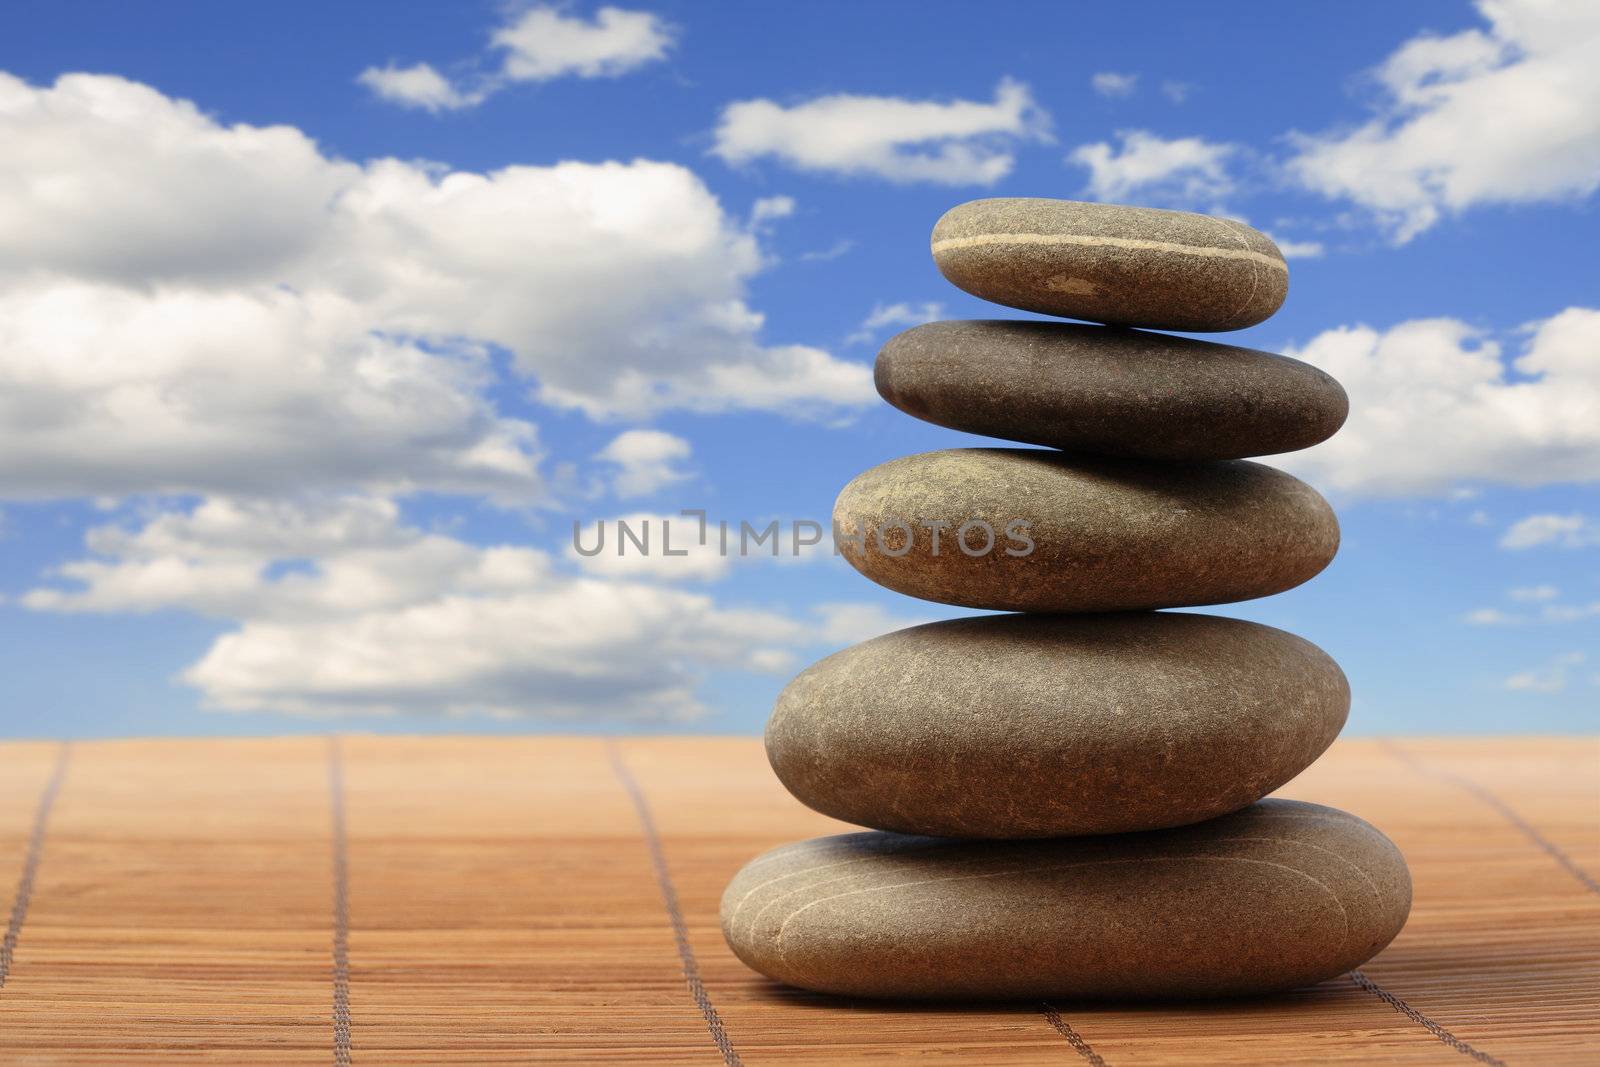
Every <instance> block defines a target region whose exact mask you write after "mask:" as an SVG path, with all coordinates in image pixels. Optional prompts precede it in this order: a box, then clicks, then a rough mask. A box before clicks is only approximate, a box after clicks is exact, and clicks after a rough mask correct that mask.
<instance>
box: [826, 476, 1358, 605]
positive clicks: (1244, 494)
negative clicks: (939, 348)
mask: <svg viewBox="0 0 1600 1067" xmlns="http://www.w3.org/2000/svg"><path fill="white" fill-rule="evenodd" d="M833 521H834V527H835V543H836V544H837V545H838V547H839V551H840V554H841V555H843V556H844V557H845V558H846V559H847V560H849V561H850V564H851V566H853V567H855V568H856V570H858V571H860V572H861V573H862V574H864V575H866V576H867V577H868V578H871V579H872V580H873V581H875V582H877V583H878V584H879V585H882V586H886V587H887V588H890V589H893V590H895V591H896V592H900V593H905V594H907V595H909V596H915V597H921V598H922V599H924V600H934V601H938V602H940V603H943V604H954V605H957V606H960V607H970V608H988V609H992V610H995V611H1040V612H1080V611H1138V610H1144V609H1147V608H1163V607H1188V606H1196V605H1201V604H1223V603H1228V602H1230V601H1236V600H1249V599H1251V598H1253V597H1262V596H1270V595H1272V594H1273V593H1281V592H1283V591H1284V590H1285V589H1292V588H1293V587H1294V586H1297V585H1299V584H1300V583H1301V582H1304V581H1306V580H1307V579H1308V578H1311V577H1312V576H1314V575H1315V574H1317V572H1319V571H1321V570H1322V568H1323V567H1325V566H1327V565H1328V562H1329V561H1330V560H1331V559H1333V555H1334V553H1335V552H1336V551H1337V550H1338V547H1339V524H1338V520H1337V519H1335V518H1334V514H1333V510H1332V509H1331V508H1329V507H1328V504H1327V502H1326V501H1325V500H1323V499H1322V497H1321V496H1319V495H1318V494H1317V492H1316V490H1314V489H1312V488H1311V487H1310V486H1309V485H1306V484H1305V483H1304V482H1302V481H1300V480H1299V479H1297V478H1294V477H1292V476H1291V475H1288V474H1285V473H1284V472H1283V471H1280V470H1276V469H1274V468H1272V467H1267V466H1263V465H1262V464H1259V463H1252V462H1250V461H1248V460H1227V461H1219V462H1215V463H1193V464H1175V463H1155V462H1148V461H1139V460H1121V459H1106V458H1090V457H1084V456H1069V455H1066V454H1063V453H1060V452H1054V451H1049V450H1045V449H1021V448H1015V449H1013V448H961V449H948V450H944V451H939V452H924V453H920V454H918V455H913V456H905V457H902V458H900V459H894V460H890V461H889V462H887V463H883V464H880V465H879V466H876V467H873V468H872V469H871V470H868V471H866V472H864V473H862V474H860V475H857V476H856V478H855V479H854V480H853V481H851V482H850V483H849V484H848V485H846V486H845V487H844V489H843V490H842V491H841V492H840V493H839V497H838V499H837V501H835V503H834V507H833ZM939 523H943V524H944V525H943V527H942V528H941V527H939V526H938V524H939ZM979 523H985V524H987V527H985V526H983V525H978V524H979ZM1023 523H1025V524H1026V530H1025V531H1023V530H1022V527H1021V526H1020V525H1018V524H1023ZM964 527H965V529H966V533H965V536H964V537H963V536H961V534H962V530H963V528H964ZM991 530H992V531H993V540H994V543H993V547H992V548H991V549H989V550H988V551H987V552H981V551H980V550H982V549H984V548H985V546H987V545H988V542H989V535H988V531H991ZM1019 532H1021V536H1019ZM1029 542H1031V544H1032V548H1031V549H1029V547H1028V544H1029ZM963 545H965V546H966V547H965V548H963V547H962V546H963Z"/></svg>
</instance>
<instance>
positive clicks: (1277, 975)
mask: <svg viewBox="0 0 1600 1067" xmlns="http://www.w3.org/2000/svg"><path fill="white" fill-rule="evenodd" d="M1410 907H1411V878H1410V874H1409V873H1408V871H1407V870H1406V865H1405V861H1404V860H1403V859H1402V858H1401V856H1400V853H1399V852H1398V851H1397V850H1396V849H1395V847H1394V845H1392V844H1391V843H1390V842H1389V840H1388V839H1387V838H1385V837H1384V836H1383V835H1382V834H1381V833H1379V832H1378V831H1377V830H1375V829H1373V828H1372V827H1371V826H1369V825H1367V824H1366V823H1365V822H1362V821H1361V820H1360V819H1358V818H1356V817H1355V816H1353V815H1348V814H1346V813H1344V812H1341V811H1338V810H1336V809H1333V808H1325V807H1321V806H1319V805H1315V804H1303V803H1297V802H1295V801H1287V800H1264V801H1262V802H1260V803H1258V804H1255V805H1253V806H1251V807H1249V808H1246V809H1245V810H1243V811H1240V812H1237V813H1235V814H1232V815H1225V816H1223V817H1222V818H1220V819H1214V820H1211V821H1209V822H1204V823H1199V824H1197V825H1194V826H1186V827H1183V828H1181V829H1176V830H1157V831H1153V832H1151V833H1146V834H1124V835H1114V836H1109V837H1082V838H1064V839H1058V840H1051V841H1027V842H992V841H984V842H975V841H952V840H949V839H943V838H931V837H909V836H903V835H900V834H890V833H861V834H847V835H843V836H839V837H824V838H820V839H816V840H812V841H805V842H800V843H798V844H793V845H785V846H782V847H780V848H777V849H774V850H773V851H771V852H768V853H767V854H765V855H764V856H761V857H759V858H757V859H755V860H753V861H751V862H750V863H749V864H748V865H747V866H746V867H745V868H744V869H743V870H742V871H740V872H739V874H738V875H737V876H735V878H734V880H733V882H732V884H731V885H729V886H728V890H727V892H726V893H725V894H724V895H723V898H722V929H723V934H724V936H725V937H726V938H727V940H728V944H729V945H730V946H732V948H733V951H734V952H735V954H737V955H738V957H739V958H740V959H742V960H743V961H744V962H745V963H747V964H748V965H750V966H751V967H753V968H755V969H756V970H757V971H760V972H761V973H763V974H766V975H768V976H770V977H772V978H775V979H777V980H779V981H781V982H786V983H788V984H790V985H794V986H799V987H801V988H804V989H811V990H816V991H819V992H823V993H837V994H844V995H848V996H860V997H898V998H939V999H991V998H1023V997H1026V998H1031V999H1035V1000H1037V999H1041V998H1061V999H1080V998H1082V999H1097V1000H1109V999H1134V998H1200V997H1222V996H1242V995H1255V994H1264V993H1273V992H1278V991H1282V990H1288V989H1295V988H1298V987H1301V986H1308V985H1312V984H1313V983H1316V982H1319V981H1322V980H1323V979H1326V978H1332V977H1334V976H1335V975H1339V974H1342V973H1344V972H1345V971H1348V970H1350V969H1351V968H1352V967H1357V966H1360V965H1361V964H1362V963H1364V962H1366V961H1367V960H1368V959H1370V958H1371V957H1372V956H1374V955H1375V954H1376V953H1377V952H1378V951H1379V950H1380V949H1382V948H1383V947H1384V946H1385V945H1387V944H1388V943H1389V942H1390V941H1391V940H1393V938H1394V936H1395V935H1396V934H1397V933H1399V931H1400V928H1401V927H1402V926H1403V925H1404V924H1405V920H1406V916H1407V914H1408V912H1409V911H1410Z"/></svg>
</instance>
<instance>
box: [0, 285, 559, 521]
mask: <svg viewBox="0 0 1600 1067" xmlns="http://www.w3.org/2000/svg"><path fill="white" fill-rule="evenodd" d="M373 327H374V324H373V321H372V319H371V315H370V313H369V311H368V310H367V309H366V308H364V307H362V306H361V305H360V304H359V303H357V302H356V301H353V300H352V299H350V298H349V297H346V296H344V295H341V294H338V293H334V292H330V291H326V290H321V291H314V292H308V293H294V292H291V291H289V290H287V289H283V288H276V287H270V286H259V287H247V288H240V289H203V288H197V287H187V286H185V287H177V286H156V287H154V288H151V289H148V290H140V289H135V288H131V287H127V286H122V285H116V284H111V283H107V282H95V281H80V280H76V279H64V278H40V277H34V278H29V279H25V280H18V281H15V282H14V283H13V284H12V285H11V286H10V287H0V432H3V433H4V435H5V438H6V447H5V449H3V450H0V491H3V492H4V493H5V494H6V495H9V496H13V497H50V496H63V495H104V496H119V495H124V494H128V493H140V492H156V493H165V492H181V491H187V490H209V491H238V492H251V493H261V494H271V493H280V492H286V491H291V490H294V491H298V490H303V489H312V488H338V487H342V486H348V485H368V486H373V487H381V488H388V489H391V490H406V489H417V488H432V489H440V490H446V491H455V492H473V493H490V494H493V495H496V496H498V497H502V498H506V499H508V500H514V499H525V498H528V497H530V496H532V495H533V494H535V493H536V492H537V491H538V490H539V487H540V479H539V474H538V469H537V465H538V460H539V455H538V449H537V446H536V436H535V432H534V427H533V426H532V425H531V424H530V423H528V422H526V421H523V420H519V419H512V418H506V417H503V416H500V415H498V414H497V413H496V412H495V410H494V408H493V407H492V406H491V405H490V403H489V402H488V401H487V400H486V399H485V396H484V389H485V385H486V383H487V381H488V378H489V368H488V364H487V361H486V359H485V357H484V354H483V352H482V350H481V349H480V348H478V347H477V346H474V345H470V344H446V345H443V346H435V345H429V344H426V343H424V342H422V341H420V340H416V339H404V338H400V337H397V336H393V335H388V334H385V333H383V332H381V331H378V330H375V329H374V328H373Z"/></svg>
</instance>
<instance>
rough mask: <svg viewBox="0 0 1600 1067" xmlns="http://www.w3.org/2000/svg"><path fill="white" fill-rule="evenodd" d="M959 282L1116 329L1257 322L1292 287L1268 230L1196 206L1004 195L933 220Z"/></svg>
mask: <svg viewBox="0 0 1600 1067" xmlns="http://www.w3.org/2000/svg"><path fill="white" fill-rule="evenodd" d="M933 258H934V262H935V263H937V264H938V266H939V270H940V271H942V272H943V273H944V276H945V277H946V278H948V279H949V280H950V281H951V282H953V283H954V284H956V285H957V286H960V287H961V288H962V289H965V290H966V291H967V292H969V293H971V294H972V295H974V296H978V297H982V298H983V299H985V300H990V301H993V302H994V303H997V304H1004V305H1006V306H1007V307H1014V308H1021V309H1023V310H1024V311H1037V312H1039V313H1041V314H1045V315H1058V316H1061V317H1063V318H1069V319H1086V320H1088V321H1090V322H1102V323H1107V324H1110V325H1115V326H1142V327H1147V328H1150V329H1156V330H1182V331H1190V332H1210V331H1216V330H1240V329H1243V328H1245V327H1246V326H1254V325H1255V324H1256V323H1258V322H1262V321H1264V320H1265V319H1267V318H1268V317H1269V316H1271V315H1272V313H1273V312H1275V311H1277V310H1278V308H1279V306H1280V305H1282V303H1283V298H1284V296H1285V295H1287V293H1288V291H1289V267H1288V265H1287V264H1286V263H1285V262H1284V261H1283V254H1282V253H1281V252H1279V251H1278V247H1277V246H1276V245H1274V244H1273V243H1272V241H1271V240H1270V239H1269V238H1268V237H1267V236H1266V235H1265V234H1263V233H1261V232H1259V231H1257V230H1253V229H1251V228H1250V227H1249V226H1246V225H1245V224H1244V223H1242V222H1236V221H1234V220H1232V219H1222V218H1215V217H1212V216H1209V215H1196V214H1192V213H1190V212H1186V211H1160V210H1157V209H1155V208H1143V207H1125V206H1122V205H1119V204H1090V203H1082V202H1079V201H1075V200H1045V199H1039V198H1033V197H1004V198H995V199H987V200H972V201H969V202H967V203H965V204H961V205H958V206H957V207H954V208H951V209H950V210H949V211H947V212H946V213H945V214H944V217H943V218H941V219H940V220H939V221H938V223H937V224H936V225H935V226H934V228H933Z"/></svg>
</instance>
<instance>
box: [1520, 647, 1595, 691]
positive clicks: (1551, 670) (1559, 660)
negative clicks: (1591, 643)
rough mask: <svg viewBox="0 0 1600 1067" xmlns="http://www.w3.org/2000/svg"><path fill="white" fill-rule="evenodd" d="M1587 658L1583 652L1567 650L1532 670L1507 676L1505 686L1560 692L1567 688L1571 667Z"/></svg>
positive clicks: (1521, 689)
mask: <svg viewBox="0 0 1600 1067" xmlns="http://www.w3.org/2000/svg"><path fill="white" fill-rule="evenodd" d="M1584 659H1585V656H1584V654H1583V653H1582V652H1567V653H1563V654H1562V655H1559V656H1556V657H1554V658H1553V659H1551V660H1550V661H1549V662H1548V663H1545V664H1543V665H1542V666H1539V667H1535V668H1533V669H1532V670H1526V671H1519V672H1518V673H1516V674H1513V675H1512V676H1511V677H1509V678H1507V679H1506V681H1505V687H1506V688H1507V689H1511V690H1519V691H1522V692H1527V693H1559V692H1561V691H1562V690H1564V689H1566V688H1567V679H1568V674H1569V673H1570V670H1571V668H1573V667H1576V666H1578V665H1579V664H1581V663H1582V662H1583V661H1584Z"/></svg>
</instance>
